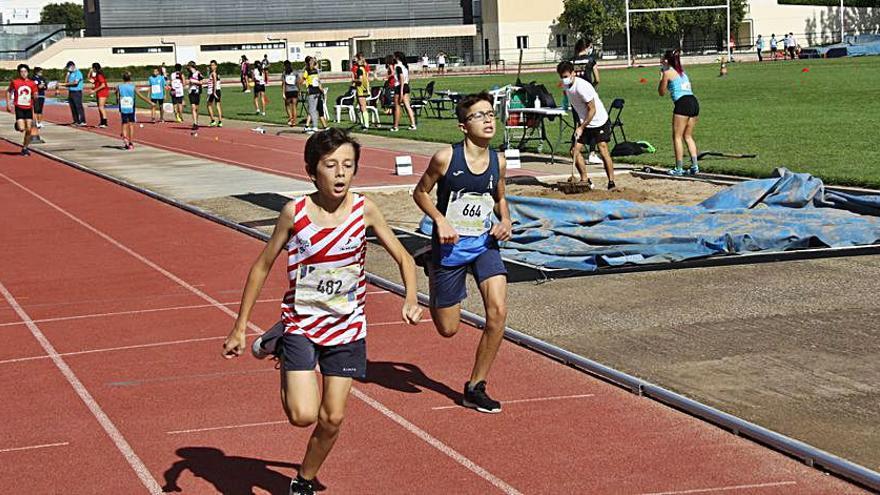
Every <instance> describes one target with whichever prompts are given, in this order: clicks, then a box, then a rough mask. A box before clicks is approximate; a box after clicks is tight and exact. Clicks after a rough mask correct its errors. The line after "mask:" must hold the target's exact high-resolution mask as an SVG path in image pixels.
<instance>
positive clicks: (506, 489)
mask: <svg viewBox="0 0 880 495" xmlns="http://www.w3.org/2000/svg"><path fill="white" fill-rule="evenodd" d="M351 393H352V395H354V396H355V397H357V398H358V399H360V400H362V401H363V402H366V403H367V405H369V406H370V407H372V408H373V409H375V410H377V411H379V412H380V413H382V414H383V415H384V416H385V417H387V418H388V419H390V420H391V421H394V422H395V423H397V424H399V425H400V426H402V427H403V428H404V429H405V430H406V431H408V432H410V433H412V434H413V435H415V436H417V437H419V438H421V439H422V440H423V441H425V443H427V444H428V445H430V446H431V447H434V448H435V449H437V450H439V451H440V452H442V453H444V454H446V455H447V456H448V457H449V458H451V459H452V460H454V461H455V462H457V463H459V464H461V465H462V466H464V467H465V468H467V469H469V470H470V471H471V472H473V473H474V474H476V475H477V476H479V477H480V478H483V479H484V480H486V481H488V482H489V483H491V484H493V485H495V487H496V488H498V489H499V490H501V491H502V492H503V493H506V494H508V495H522V493H521V492H520V491H519V490H517V489H516V488H514V487H512V486H510V485H508V484H507V483H505V482H504V480H502V479H501V478H498V477H497V476H495V475H494V474H492V473H490V472H489V471H487V470H486V469H484V468H482V467H480V466H479V465H478V464H477V463H475V462H474V461H472V460H470V459H468V458H467V457H465V456H464V455H462V454H461V453H459V452H458V451H456V450H455V449H453V448H452V447H450V446H448V445H446V444H445V443H443V442H441V441H440V440H438V439H436V438H434V437H433V436H431V434H430V433H428V432H426V431H425V430H423V429H421V428H419V427H418V426H416V425H414V424H413V423H410V422H409V421H407V420H406V418H404V417H403V416H401V415H399V414H397V413H396V412H394V411H392V410H391V409H388V408H387V407H385V406H384V405H383V404H382V403H381V402H379V401H377V400H375V399H373V398H372V397H370V396H369V395H367V394H365V393H363V392H361V391H360V390H358V389H357V388H354V387H352V388H351Z"/></svg>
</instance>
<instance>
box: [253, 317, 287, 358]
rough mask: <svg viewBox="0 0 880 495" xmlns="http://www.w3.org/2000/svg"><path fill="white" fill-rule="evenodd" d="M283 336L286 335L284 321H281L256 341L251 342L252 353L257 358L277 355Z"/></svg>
mask: <svg viewBox="0 0 880 495" xmlns="http://www.w3.org/2000/svg"><path fill="white" fill-rule="evenodd" d="M282 336H284V323H283V322H281V321H279V322H277V323H275V324H274V325H272V328H270V329H269V330H267V331H266V333H264V334H263V335H260V336H259V337H257V338H256V339H254V343H253V344H251V354H253V355H254V357H255V358H257V359H266V358H267V357H269V356H273V355H275V354H276V353H277V351H278V344H279V343H281V337H282Z"/></svg>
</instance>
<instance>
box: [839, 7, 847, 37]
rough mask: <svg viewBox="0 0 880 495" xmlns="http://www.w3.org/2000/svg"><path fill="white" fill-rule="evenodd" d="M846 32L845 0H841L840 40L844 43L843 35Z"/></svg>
mask: <svg viewBox="0 0 880 495" xmlns="http://www.w3.org/2000/svg"><path fill="white" fill-rule="evenodd" d="M845 32H846V31H844V27H843V0H840V42H841V43H843V36H844V33H845Z"/></svg>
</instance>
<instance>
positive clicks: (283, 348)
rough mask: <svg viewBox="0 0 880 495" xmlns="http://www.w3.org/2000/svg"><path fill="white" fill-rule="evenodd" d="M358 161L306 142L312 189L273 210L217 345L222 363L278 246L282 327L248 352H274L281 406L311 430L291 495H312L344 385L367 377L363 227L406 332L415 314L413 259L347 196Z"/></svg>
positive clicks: (349, 145) (320, 137) (333, 143)
mask: <svg viewBox="0 0 880 495" xmlns="http://www.w3.org/2000/svg"><path fill="white" fill-rule="evenodd" d="M359 156H360V145H359V144H358V143H357V141H355V140H353V139H352V138H350V137H349V135H348V134H347V133H346V132H345V131H343V130H341V129H337V128H332V129H329V130H327V131H325V132H321V133H318V134H315V135H313V136H311V137H310V138H309V139H308V141H307V142H306V148H305V162H306V171H307V173H308V175H309V177H310V178H311V180H312V182H313V183H314V185H315V188H316V189H317V191H316V192H314V193H312V194H310V195H307V196H302V197H300V198H298V199H295V200H293V201H290V202H289V203H287V204H286V205H285V206H284V208H283V209H282V211H281V215H280V216H279V217H278V222H277V224H276V226H275V231H274V232H273V233H272V237H271V238H270V239H269V241H268V243H267V244H266V247H265V248H264V249H263V252H262V253H261V254H260V256H259V258H257V260H256V261H255V262H254V264H253V266H252V267H251V270H250V273H249V274H248V279H247V284H246V285H245V289H244V293H243V294H242V298H241V306H240V309H239V314H238V318H237V319H236V322H235V326H234V327H233V329H232V331H231V332H230V333H229V336H228V337H227V338H226V342H225V343H224V344H223V353H224V356H225V357H227V358H233V357H236V356H240V355H241V354H242V353H243V352H244V350H245V345H246V344H245V331H246V329H247V323H248V319H249V318H250V314H251V310H252V309H253V307H254V303H255V302H256V301H257V298H258V297H259V294H260V290H261V289H262V288H263V284H264V282H265V281H266V278H267V277H268V275H269V272H270V271H271V268H272V265H273V263H274V262H275V259H276V258H277V257H278V256H279V255H280V254H281V252H282V251H283V250H284V249H286V250H287V252H288V257H287V259H286V262H287V273H288V279H289V280H290V286H289V287H290V288H289V289H288V291H287V293H286V294H285V295H284V299H283V302H282V316H281V318H282V322H281V323H280V324H278V325H275V326H274V327H273V329H272V330H270V331H269V332H267V333H265V334H263V335H262V336H261V337H260V338H258V339H256V341H254V344H253V345H252V352H253V353H254V355H255V356H256V357H258V358H264V357H267V356H268V355H270V354H276V355H277V356H278V358H279V360H280V361H281V363H282V368H281V369H282V373H281V401H282V403H283V405H284V411H285V412H286V413H287V417H288V419H289V420H290V423H291V424H293V425H294V426H298V427H301V428H306V427H309V426H311V425H315V424H316V426H315V429H314V431H313V432H312V435H311V438H310V439H309V443H308V447H307V448H306V453H305V457H304V458H303V461H302V464H301V465H300V468H299V473H298V474H297V476H296V478H295V479H294V480H293V481H292V482H291V484H290V492H289V493H290V495H312V494H314V493H315V486H314V479H315V477H316V476H317V475H318V471H319V469H320V468H321V465H322V464H323V463H324V460H325V459H326V458H327V455H328V454H329V453H330V450H331V449H332V448H333V445H334V444H335V443H336V439H337V438H338V437H339V431H340V426H341V425H342V422H343V419H344V417H345V410H346V403H347V401H348V397H349V392H350V391H351V384H352V379H353V378H363V377H365V376H366V366H367V356H366V340H365V338H366V336H367V322H366V317H365V314H364V304H365V301H366V289H367V282H366V274H365V271H364V262H365V256H366V251H367V239H366V229H367V228H372V229H373V232H374V233H375V234H374V235H375V236H376V237H378V239H379V240H380V241H381V242H382V244H383V246H385V249H386V251H388V254H390V255H391V257H392V258H393V259H394V260H395V262H396V263H397V265H398V267H399V269H400V275H401V278H402V279H403V284H404V287H405V288H406V298H405V300H404V303H403V308H402V309H401V313H400V314H401V317H402V319H403V321H404V322H406V323H409V324H411V325H415V324H417V323H418V322H419V321H420V320H421V317H422V308H421V307H419V305H418V300H417V287H416V271H415V263H414V262H413V259H412V257H410V255H409V253H407V252H406V250H405V249H404V248H403V246H402V245H401V244H400V241H398V240H397V237H396V236H395V235H394V232H393V231H392V230H391V229H390V228H389V227H388V225H387V224H386V223H385V219H384V217H383V216H382V212H381V211H379V209H378V207H377V206H376V205H375V203H373V202H372V201H371V200H369V199H367V198H365V197H364V196H362V195H360V194H356V193H352V192H350V190H349V189H350V187H351V183H352V180H353V179H354V176H355V174H356V173H357V168H358V158H359ZM316 365H320V370H321V376H322V382H323V383H322V384H323V387H319V384H318V380H317V376H316V374H315V366H316Z"/></svg>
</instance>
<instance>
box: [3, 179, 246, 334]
mask: <svg viewBox="0 0 880 495" xmlns="http://www.w3.org/2000/svg"><path fill="white" fill-rule="evenodd" d="M0 177H3V178H4V179H6V180H7V181H9V182H10V183H12V184H14V185H15V186H16V187H18V188H19V189H21V190H23V191H25V192H27V193H28V194H30V195H31V196H33V197H35V198H37V199H39V200H40V201H42V202H43V203H45V204H46V205H48V206H49V207H51V208H52V209H54V210H56V211H58V212H59V213H61V214H62V215H64V216H66V217H67V218H69V219H71V220H73V221H74V222H76V223H78V224H79V225H81V226H82V227H85V229H86V230H88V231H90V232H92V233H94V234H95V235H97V236H98V237H100V238H102V239H104V240H105V241H107V242H109V243H110V244H112V245H114V246H116V247H117V248H119V249H120V250H122V251H124V252H125V253H127V254H129V255H131V256H132V257H134V258H135V259H136V260H138V261H140V262H141V263H143V264H145V265H147V266H148V267H150V268H152V269H153V270H155V271H157V272H159V273H161V274H162V275H164V276H165V277H166V278H168V279H170V280H171V281H172V282H174V283H176V284H177V285H179V286H181V287H183V288H184V289H186V290H188V291H190V292H192V293H193V294H195V295H197V296H199V297H200V298H202V299H203V300H205V301H207V302H208V303H210V304H211V305H212V306H214V307H215V308H217V309H219V310H220V311H222V312H224V313H226V314H227V315H229V316H230V317H232V318H237V317H238V313H236V312H235V311H232V310H231V309H229V308H227V307H226V306H223V305H222V304H221V303H220V301H218V300H216V299H214V298H213V297H211V296H209V295H208V294H205V293H204V292H202V291H200V290H199V289H196V288H195V287H193V286H192V285H190V284H189V283H188V282H186V281H185V280H183V279H181V278H180V277H178V276H177V275H175V274H173V273H171V272H169V271H168V270H166V269H164V268H162V267H161V266H159V265H157V264H156V263H154V262H152V261H151V260H149V259H147V258H146V257H145V256H143V255H142V254H140V253H137V252H135V251H134V250H133V249H131V248H130V247H128V246H126V245H125V244H122V243H121V242H119V241H117V240H116V239H114V238H113V237H110V236H109V235H108V234H105V233H104V232H102V231H100V230H98V229H97V228H95V227H94V226H92V224H90V223H88V222H86V221H85V220H83V219H81V218H79V217H77V216H76V215H74V214H72V213H70V212H68V211H67V210H65V209H64V208H61V207H60V206H58V205H56V204H55V203H53V202H51V201H49V200H48V199H47V198H45V197H43V196H41V195H40V194H39V193H38V192H36V191H33V190H31V189H30V188H28V187H27V186H25V185H24V184H21V183H19V182H18V181H16V180H15V179H13V178H11V177H9V176H8V175H6V174H3V173H0ZM248 328H250V329H251V330H254V331H255V332H259V333H262V331H261V330H260V328H259V327H258V326H256V325H254V324H253V323H251V322H248Z"/></svg>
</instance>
